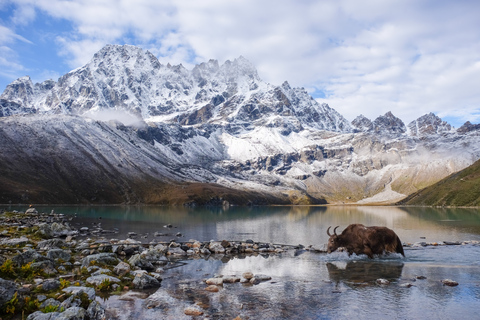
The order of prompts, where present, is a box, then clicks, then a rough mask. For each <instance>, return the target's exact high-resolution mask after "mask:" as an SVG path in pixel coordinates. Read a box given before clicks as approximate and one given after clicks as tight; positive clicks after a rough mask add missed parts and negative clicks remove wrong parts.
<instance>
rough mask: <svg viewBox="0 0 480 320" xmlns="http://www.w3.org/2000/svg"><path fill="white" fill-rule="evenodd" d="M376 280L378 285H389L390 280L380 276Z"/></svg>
mask: <svg viewBox="0 0 480 320" xmlns="http://www.w3.org/2000/svg"><path fill="white" fill-rule="evenodd" d="M376 282H377V284H379V285H389V284H390V281H388V280H387V279H382V278H380V279H377V281H376Z"/></svg>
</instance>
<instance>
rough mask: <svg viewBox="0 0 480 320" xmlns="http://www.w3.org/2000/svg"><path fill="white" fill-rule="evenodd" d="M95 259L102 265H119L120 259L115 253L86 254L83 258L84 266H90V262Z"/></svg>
mask: <svg viewBox="0 0 480 320" xmlns="http://www.w3.org/2000/svg"><path fill="white" fill-rule="evenodd" d="M92 261H95V263H96V264H100V265H102V264H103V265H117V264H118V262H119V261H120V260H118V258H117V255H116V254H115V253H97V254H92V255H89V256H86V257H85V258H83V260H82V268H83V267H85V268H86V267H88V266H90V263H91V262H92Z"/></svg>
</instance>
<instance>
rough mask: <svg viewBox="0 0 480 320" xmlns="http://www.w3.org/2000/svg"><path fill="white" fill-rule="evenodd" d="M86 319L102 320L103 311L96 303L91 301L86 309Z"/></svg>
mask: <svg viewBox="0 0 480 320" xmlns="http://www.w3.org/2000/svg"><path fill="white" fill-rule="evenodd" d="M87 318H88V319H90V320H104V319H106V317H105V309H104V308H103V307H102V305H101V304H100V303H99V302H98V301H92V303H90V305H89V306H88V309H87Z"/></svg>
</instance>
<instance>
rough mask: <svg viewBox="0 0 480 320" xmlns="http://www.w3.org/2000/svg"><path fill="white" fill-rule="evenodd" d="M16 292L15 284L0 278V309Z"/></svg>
mask: <svg viewBox="0 0 480 320" xmlns="http://www.w3.org/2000/svg"><path fill="white" fill-rule="evenodd" d="M16 291H17V287H16V286H15V282H13V281H8V280H4V279H2V278H0V307H2V306H3V305H4V304H5V303H7V302H8V301H10V300H11V299H12V298H13V295H14V294H15V292H16Z"/></svg>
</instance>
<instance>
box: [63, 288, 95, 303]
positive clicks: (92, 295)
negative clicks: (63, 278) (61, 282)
mask: <svg viewBox="0 0 480 320" xmlns="http://www.w3.org/2000/svg"><path fill="white" fill-rule="evenodd" d="M62 291H63V292H66V293H71V294H78V293H80V292H85V293H86V294H87V296H88V299H89V300H94V299H95V289H94V288H90V287H76V286H71V287H67V288H65V289H63V290H62Z"/></svg>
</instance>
